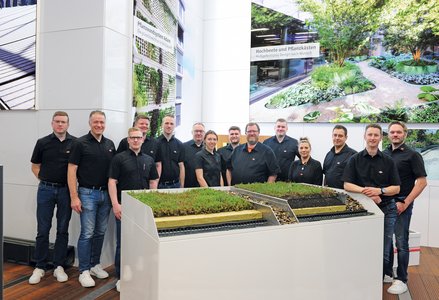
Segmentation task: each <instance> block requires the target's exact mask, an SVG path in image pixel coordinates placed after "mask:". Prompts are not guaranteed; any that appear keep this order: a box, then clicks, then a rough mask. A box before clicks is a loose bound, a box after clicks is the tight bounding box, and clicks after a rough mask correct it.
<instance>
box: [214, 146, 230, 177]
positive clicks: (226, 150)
mask: <svg viewBox="0 0 439 300" xmlns="http://www.w3.org/2000/svg"><path fill="white" fill-rule="evenodd" d="M217 152H218V154H219V155H220V156H221V174H222V176H223V181H224V183H226V182H227V177H226V172H227V162H228V161H229V160H230V157H231V156H232V152H233V147H232V145H230V144H228V145H227V146H224V147H221V148H219V149H218V151H217Z"/></svg>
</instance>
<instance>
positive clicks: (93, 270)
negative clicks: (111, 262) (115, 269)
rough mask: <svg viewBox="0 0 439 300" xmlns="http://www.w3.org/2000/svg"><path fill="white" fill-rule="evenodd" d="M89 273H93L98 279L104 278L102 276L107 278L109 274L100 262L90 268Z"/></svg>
mask: <svg viewBox="0 0 439 300" xmlns="http://www.w3.org/2000/svg"><path fill="white" fill-rule="evenodd" d="M90 275H93V276H95V277H97V278H100V279H104V278H107V277H108V276H109V275H108V273H107V271H105V270H104V269H102V266H101V265H100V264H98V265H96V266H94V267H93V268H91V269H90Z"/></svg>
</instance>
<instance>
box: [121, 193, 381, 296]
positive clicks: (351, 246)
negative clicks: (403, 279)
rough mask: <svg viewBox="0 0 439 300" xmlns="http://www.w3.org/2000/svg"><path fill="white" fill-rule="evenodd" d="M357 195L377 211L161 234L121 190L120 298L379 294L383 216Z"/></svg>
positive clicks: (148, 213) (149, 213)
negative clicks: (270, 224) (295, 221)
mask: <svg viewBox="0 0 439 300" xmlns="http://www.w3.org/2000/svg"><path fill="white" fill-rule="evenodd" d="M159 191H162V192H166V190H159ZM168 191H171V190H168ZM178 191H181V190H172V192H178ZM353 196H354V197H355V198H356V199H358V200H359V201H360V202H361V203H362V204H363V206H364V207H365V209H367V210H368V211H369V212H371V213H373V215H368V216H361V217H355V218H345V219H333V220H325V221H318V222H309V223H299V224H290V225H277V226H266V227H256V228H250V229H237V230H230V231H221V232H209V233H198V234H188V235H181V236H173V237H159V235H158V233H157V229H156V227H155V223H154V218H153V214H152V211H151V209H150V208H149V207H148V206H146V205H144V204H142V203H140V202H139V201H138V200H136V199H133V198H132V197H130V196H129V195H128V194H127V193H126V192H123V196H122V198H123V217H122V249H121V254H122V268H121V273H122V278H121V294H120V296H121V299H129V300H131V299H147V300H175V299H179V300H185V299H187V300H206V299H209V300H224V299H228V300H247V299H248V300H250V299H252V300H255V299H256V300H258V299H260V300H266V299H338V300H339V299H349V300H351V299H371V300H372V299H373V300H375V299H380V298H381V296H382V252H383V238H382V237H383V214H382V213H381V211H380V209H379V208H378V207H377V206H376V205H375V204H374V203H373V201H371V200H370V199H369V198H367V197H365V196H363V195H353Z"/></svg>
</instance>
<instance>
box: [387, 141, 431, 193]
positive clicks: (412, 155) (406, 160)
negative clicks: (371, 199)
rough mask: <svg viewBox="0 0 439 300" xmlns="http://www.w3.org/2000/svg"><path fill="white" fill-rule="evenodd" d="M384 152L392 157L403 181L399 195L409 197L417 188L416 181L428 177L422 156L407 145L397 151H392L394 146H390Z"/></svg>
mask: <svg viewBox="0 0 439 300" xmlns="http://www.w3.org/2000/svg"><path fill="white" fill-rule="evenodd" d="M383 152H384V153H385V154H387V155H390V156H391V157H392V159H393V161H394V162H395V164H396V167H397V168H398V174H399V179H401V190H400V191H399V194H398V195H399V196H401V197H406V196H408V194H410V192H411V191H412V189H413V187H414V186H415V181H416V179H417V178H419V177H426V176H427V172H426V171H425V166H424V160H423V159H422V156H421V154H419V153H418V152H416V151H415V150H413V149H412V148H410V147H409V146H407V145H406V144H405V143H404V144H402V145H401V146H399V147H398V148H396V149H395V150H392V145H389V147H387V148H386V149H385V150H384V151H383Z"/></svg>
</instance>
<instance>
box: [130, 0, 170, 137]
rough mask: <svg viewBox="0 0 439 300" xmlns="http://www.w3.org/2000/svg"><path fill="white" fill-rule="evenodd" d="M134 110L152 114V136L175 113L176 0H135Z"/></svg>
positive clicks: (138, 112) (159, 130) (157, 132)
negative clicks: (163, 120)
mask: <svg viewBox="0 0 439 300" xmlns="http://www.w3.org/2000/svg"><path fill="white" fill-rule="evenodd" d="M134 4H135V5H134V39H133V112H134V116H133V117H135V115H137V114H146V115H148V116H149V117H150V120H151V121H150V122H151V123H150V133H149V134H150V135H151V136H158V135H160V134H161V126H160V124H161V120H162V118H163V117H164V116H165V115H168V114H175V99H176V97H175V94H176V93H175V91H176V89H175V83H176V80H175V78H176V68H177V67H176V66H177V64H176V48H175V44H176V42H175V41H176V37H177V19H176V16H175V15H174V13H175V12H177V11H178V9H177V0H169V1H159V0H153V1H134Z"/></svg>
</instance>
